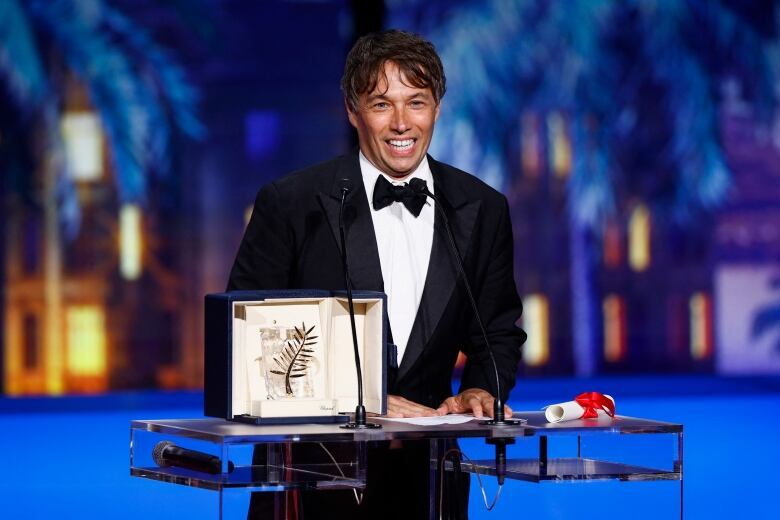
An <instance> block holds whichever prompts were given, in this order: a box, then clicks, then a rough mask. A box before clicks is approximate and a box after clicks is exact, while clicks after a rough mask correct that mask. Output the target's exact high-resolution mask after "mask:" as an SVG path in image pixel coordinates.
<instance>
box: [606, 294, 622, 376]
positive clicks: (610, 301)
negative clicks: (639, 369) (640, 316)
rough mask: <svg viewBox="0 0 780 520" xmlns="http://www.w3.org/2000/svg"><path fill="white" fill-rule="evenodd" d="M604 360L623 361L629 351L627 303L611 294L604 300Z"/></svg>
mask: <svg viewBox="0 0 780 520" xmlns="http://www.w3.org/2000/svg"><path fill="white" fill-rule="evenodd" d="M603 311H604V359H605V360H607V361H608V362H610V363H615V362H618V361H622V360H623V359H624V358H625V357H626V353H627V350H628V348H627V347H628V345H627V338H628V330H627V329H628V328H627V326H626V302H625V300H624V299H623V297H622V296H618V295H617V294H610V295H608V296H607V297H606V298H604V303H603Z"/></svg>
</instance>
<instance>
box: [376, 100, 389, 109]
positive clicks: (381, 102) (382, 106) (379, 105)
mask: <svg viewBox="0 0 780 520" xmlns="http://www.w3.org/2000/svg"><path fill="white" fill-rule="evenodd" d="M387 106H388V105H387V103H385V102H384V101H380V102H379V103H374V108H378V109H380V110H383V109H385V108H387Z"/></svg>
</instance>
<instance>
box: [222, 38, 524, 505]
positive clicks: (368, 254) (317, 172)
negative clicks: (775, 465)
mask: <svg viewBox="0 0 780 520" xmlns="http://www.w3.org/2000/svg"><path fill="white" fill-rule="evenodd" d="M341 87H342V90H343V92H344V99H345V105H346V110H347V116H348V118H349V121H350V123H351V124H352V126H354V127H355V129H356V130H357V134H358V141H359V151H355V152H353V153H351V154H348V155H345V156H341V157H337V158H335V159H332V160H330V161H328V162H325V163H322V164H319V165H316V166H312V167H310V168H307V169H305V170H302V171H300V172H297V173H294V174H292V175H289V176H287V177H284V178H281V179H279V180H277V181H275V182H273V183H271V184H270V185H268V186H265V187H264V188H263V189H261V190H260V192H259V194H258V196H257V199H256V201H255V206H254V210H253V214H252V218H251V220H250V222H249V224H248V226H247V230H246V234H245V236H244V239H243V241H242V243H241V246H240V247H239V251H238V254H237V256H236V260H235V263H234V265H233V269H232V271H231V273H230V281H229V283H228V290H234V289H275V288H278V289H282V288H317V289H343V288H344V277H343V273H342V267H341V258H340V253H339V251H340V249H339V247H340V244H339V236H338V213H339V201H340V196H341V186H342V179H349V180H350V181H351V183H352V187H353V189H352V190H351V192H350V193H349V195H348V196H347V200H346V209H345V222H346V228H347V229H346V242H347V248H348V255H349V266H350V273H349V275H350V277H351V279H352V282H353V286H354V288H355V289H360V290H375V291H384V292H386V293H387V295H388V317H389V321H390V334H391V338H392V342H393V343H394V344H395V345H396V356H395V359H391V360H389V365H390V366H391V370H390V371H389V381H388V389H389V390H388V394H389V395H388V415H389V416H391V417H411V416H420V415H441V414H447V413H464V412H471V413H473V414H474V415H476V416H482V415H483V414H487V415H492V409H493V408H492V407H493V396H492V395H491V394H490V390H491V389H493V388H495V375H494V372H493V367H492V365H491V364H490V361H489V358H488V356H487V354H486V351H485V347H484V344H483V343H484V342H483V340H482V334H481V332H480V329H479V327H478V325H477V321H476V319H475V317H474V315H473V312H472V309H471V307H470V306H469V303H468V300H467V296H466V291H465V290H464V286H463V283H462V282H461V281H459V275H458V272H457V266H456V263H455V260H454V258H453V256H452V252H451V251H450V248H449V245H448V243H447V236H446V234H445V230H444V227H443V223H442V222H441V218H440V215H438V214H437V212H436V211H435V208H434V206H433V201H432V200H430V199H427V200H426V199H425V198H424V197H423V198H422V199H420V198H417V197H416V196H415V193H417V194H418V193H419V192H415V193H412V192H410V191H406V189H407V188H405V187H404V185H407V184H408V183H409V182H411V181H412V180H413V179H420V180H422V181H424V182H425V183H426V186H427V187H428V189H429V190H430V191H431V192H433V194H434V195H435V196H436V197H437V198H438V199H439V200H440V202H441V203H442V207H443V209H444V211H445V213H446V214H447V217H448V220H449V222H450V225H451V226H452V230H453V234H454V236H455V241H456V243H457V246H458V249H459V250H460V252H461V254H462V255H463V260H464V268H465V272H466V276H467V278H468V280H469V282H470V284H471V286H472V288H473V291H474V296H475V298H476V300H477V306H478V308H479V311H480V315H481V318H482V320H483V322H484V325H485V328H486V330H487V334H488V337H489V339H490V342H491V345H492V348H493V351H494V353H495V357H496V362H497V364H498V370H499V376H500V378H501V388H502V391H503V392H504V393H505V394H507V393H508V392H509V390H510V389H511V388H512V387H513V386H514V380H515V372H516V367H517V363H518V361H519V357H520V346H521V345H522V343H523V341H524V339H525V334H524V333H523V332H522V331H521V330H519V329H518V328H517V327H516V326H515V322H516V321H517V320H518V318H519V317H520V314H521V309H522V308H521V303H520V299H519V297H518V295H517V291H516V288H515V283H514V279H513V259H512V255H513V244H512V230H511V222H510V220H509V211H508V205H507V202H506V199H505V198H504V197H503V196H502V195H501V194H499V193H498V192H496V191H495V190H493V189H492V188H490V187H488V186H487V185H485V184H484V183H482V182H481V181H480V180H478V179H477V178H475V177H473V176H471V175H469V174H467V173H465V172H462V171H459V170H457V169H455V168H453V167H451V166H448V165H446V164H443V163H439V162H437V161H435V160H434V159H433V158H431V157H429V156H427V151H428V147H429V145H430V142H431V138H432V136H433V129H434V125H435V123H436V120H437V119H438V117H439V112H440V103H441V100H442V97H443V95H444V92H445V89H446V87H445V76H444V71H443V67H442V64H441V61H440V59H439V56H438V55H437V54H436V52H435V50H434V48H433V45H431V44H430V43H429V42H427V41H425V40H423V39H421V38H419V37H418V36H416V35H412V34H409V33H405V32H401V31H386V32H382V33H377V34H372V35H368V36H365V37H363V38H361V39H360V40H359V41H358V42H357V43H356V44H355V46H354V47H353V48H352V50H351V51H350V53H349V55H348V57H347V63H346V66H345V71H344V76H343V78H342V82H341ZM415 182H417V183H419V182H420V181H415ZM391 350H392V349H391ZM459 350H462V351H464V352H465V353H466V355H467V361H466V366H465V368H464V372H463V376H462V379H461V389H460V391H459V393H458V394H457V395H455V396H452V395H451V379H452V371H453V367H454V364H455V360H456V358H457V355H458V351H459ZM396 367H397V368H396ZM504 398H506V395H504ZM507 411H508V412H509V413H511V410H507ZM409 444H410V443H406V444H405V445H404V447H403V449H401V450H392V449H389V450H388V449H386V448H382V450H379V451H377V452H376V453H375V454H374V457H373V459H374V461H375V462H374V466H377V465H378V464H382V465H384V464H391V461H393V460H395V461H398V460H401V459H404V457H411V458H412V459H414V460H415V461H417V462H409V461H406V462H402V463H401V467H399V468H396V469H395V470H392V471H389V472H388V470H387V468H384V467H383V468H377V467H373V468H372V455H371V454H369V480H368V486H367V490H366V492H367V500H366V502H365V503H364V504H363V506H362V509H359V512H356V513H355V514H360V515H363V514H377V513H379V514H380V516H393V515H394V514H395V513H389V512H388V511H391V509H390V510H389V509H387V508H392V507H394V505H393V503H396V504H398V503H400V504H403V506H402V507H401V508H399V509H398V511H397V513H399V514H400V513H402V512H403V513H405V514H406V516H409V515H410V514H411V517H412V518H414V517H416V516H417V515H420V514H424V513H425V511H422V510H421V509H423V508H425V509H426V510H427V493H428V487H427V471H426V468H427V453H425V450H424V449H419V446H418V447H414V446H411V445H409ZM383 450H384V451H383ZM380 460H381V462H377V461H380ZM407 464H411V465H417V469H416V470H409V472H410V473H417V475H416V476H415V477H414V479H413V480H412V484H410V483H409V481H408V480H407V481H406V483H405V484H404V483H403V482H399V481H400V480H401V479H402V478H408V477H403V475H404V473H403V470H404V468H405V467H408V466H407ZM377 469H381V470H382V473H383V475H384V477H383V480H382V481H381V483H380V481H379V480H378V479H379V477H375V478H372V470H374V471H373V473H374V474H375V475H376V473H377V471H376V470H377ZM419 473H423V474H424V475H420V474H419ZM388 474H389V475H390V477H388ZM415 479H416V480H415ZM377 488H382V489H377ZM388 488H389V489H388ZM377 493H380V494H379V495H377ZM327 494H329V493H320V495H327ZM466 495H467V493H466ZM387 497H392V498H395V499H396V500H390V501H388V500H386V499H387ZM401 497H403V498H404V499H405V500H403V501H399V500H397V499H398V498H401ZM322 499H323V500H326V499H325V498H322ZM304 505H305V504H304ZM318 507H319V506H318ZM345 507H346V506H345ZM380 508H381V509H380ZM371 511H373V513H372V512H371ZM305 512H306V514H307V515H309V514H311V512H312V511H311V509H310V508H308V507H306V505H305ZM342 512H346V510H343V509H342Z"/></svg>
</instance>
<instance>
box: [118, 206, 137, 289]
mask: <svg viewBox="0 0 780 520" xmlns="http://www.w3.org/2000/svg"><path fill="white" fill-rule="evenodd" d="M142 249H143V231H142V229H141V209H140V208H139V207H138V205H137V204H124V205H122V208H121V209H120V210H119V272H120V273H121V275H122V278H124V279H125V280H137V279H138V277H139V276H141V254H142Z"/></svg>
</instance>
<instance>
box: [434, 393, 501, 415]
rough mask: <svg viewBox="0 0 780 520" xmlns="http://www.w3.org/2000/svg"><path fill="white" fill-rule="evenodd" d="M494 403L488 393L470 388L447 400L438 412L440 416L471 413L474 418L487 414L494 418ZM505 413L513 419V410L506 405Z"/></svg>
mask: <svg viewBox="0 0 780 520" xmlns="http://www.w3.org/2000/svg"><path fill="white" fill-rule="evenodd" d="M494 401H495V399H493V396H492V395H490V393H488V392H487V391H485V390H482V389H481V388H469V389H467V390H464V391H462V392H461V393H459V394H458V395H454V396H452V397H448V398H447V399H445V400H444V402H443V403H441V405H440V406H439V408H437V409H436V411H437V412H438V413H439V415H446V414H448V413H466V412H471V413H473V414H474V417H482V416H483V415H485V414H487V415H488V417H493V402H494ZM504 413H505V414H506V415H507V416H508V417H512V409H511V408H509V407H508V406H507V405H504Z"/></svg>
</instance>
